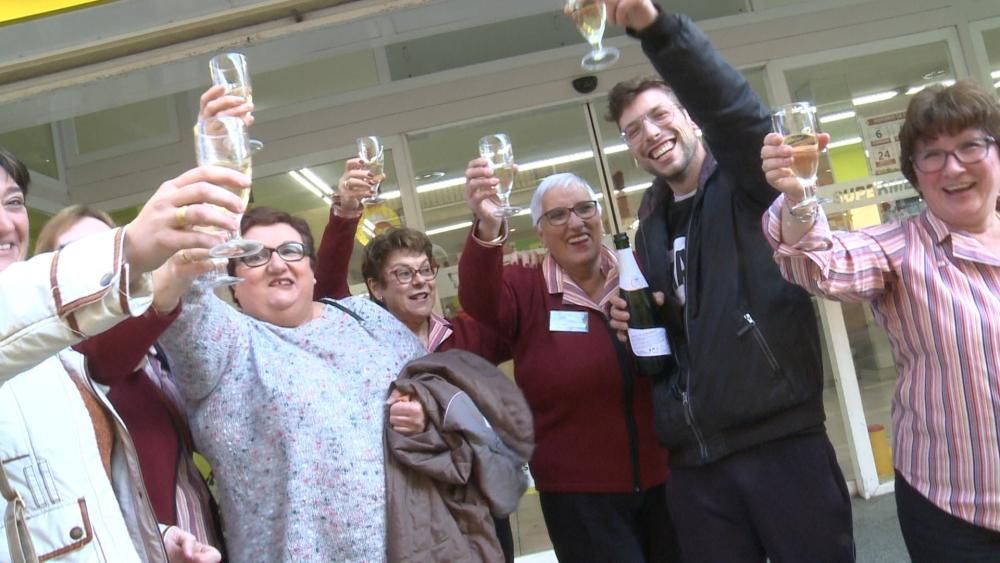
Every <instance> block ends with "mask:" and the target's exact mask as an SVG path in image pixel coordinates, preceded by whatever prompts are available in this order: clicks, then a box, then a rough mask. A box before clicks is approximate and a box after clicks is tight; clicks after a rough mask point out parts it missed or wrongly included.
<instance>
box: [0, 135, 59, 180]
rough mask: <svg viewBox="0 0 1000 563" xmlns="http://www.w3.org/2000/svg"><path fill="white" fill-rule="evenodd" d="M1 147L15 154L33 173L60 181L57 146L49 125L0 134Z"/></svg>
mask: <svg viewBox="0 0 1000 563" xmlns="http://www.w3.org/2000/svg"><path fill="white" fill-rule="evenodd" d="M0 147H4V148H5V149H7V150H9V151H10V152H12V153H14V155H15V156H17V158H18V159H20V160H21V162H23V163H24V164H25V166H27V167H28V168H29V169H30V170H31V171H33V172H40V173H42V174H45V175H46V176H48V177H49V178H55V179H59V165H58V163H57V162H56V146H55V143H54V142H53V140H52V126H51V125H49V124H48V123H46V124H45V125H36V126H34V127H28V128H26V129H18V130H16V131H8V132H6V133H0Z"/></svg>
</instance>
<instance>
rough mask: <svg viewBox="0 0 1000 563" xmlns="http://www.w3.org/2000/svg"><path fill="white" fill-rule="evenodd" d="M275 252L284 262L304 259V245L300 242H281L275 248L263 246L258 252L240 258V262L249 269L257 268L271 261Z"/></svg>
mask: <svg viewBox="0 0 1000 563" xmlns="http://www.w3.org/2000/svg"><path fill="white" fill-rule="evenodd" d="M275 252H277V253H278V256H279V257H280V258H281V259H282V260H284V261H285V262H298V261H299V260H302V259H303V258H305V257H306V245H305V244H303V243H301V242H296V241H289V242H283V243H281V244H279V245H278V246H277V248H271V247H269V246H265V247H264V248H261V249H260V252H258V253H256V254H251V255H250V256H244V257H243V258H240V262H243V264H244V265H245V266H247V267H249V268H259V267H260V266H263V265H264V264H267V263H268V262H270V261H271V254H273V253H275Z"/></svg>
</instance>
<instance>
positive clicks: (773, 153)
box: [760, 133, 830, 203]
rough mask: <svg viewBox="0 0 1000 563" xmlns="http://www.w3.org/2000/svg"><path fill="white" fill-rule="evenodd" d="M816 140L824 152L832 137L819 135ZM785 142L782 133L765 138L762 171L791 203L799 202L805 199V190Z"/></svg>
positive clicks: (762, 152) (790, 148)
mask: <svg viewBox="0 0 1000 563" xmlns="http://www.w3.org/2000/svg"><path fill="white" fill-rule="evenodd" d="M816 140H817V142H818V144H819V150H823V149H824V148H826V145H827V143H829V142H830V135H829V134H828V133H819V134H818V135H816ZM783 142H784V137H782V136H781V134H780V133H768V134H767V136H766V137H764V146H763V147H761V149H760V159H761V170H763V171H764V176H765V177H766V178H767V183H768V184H771V186H773V187H774V189H776V190H778V191H779V192H781V193H783V194H785V197H786V198H787V199H788V200H789V201H790V202H793V203H794V202H799V201H802V200H803V199H804V198H805V190H804V189H803V188H802V184H801V182H799V180H798V178H796V176H795V174H794V173H793V172H792V147H790V146H788V145H785V144H783Z"/></svg>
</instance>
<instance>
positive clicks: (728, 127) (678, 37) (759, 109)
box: [607, 0, 777, 210]
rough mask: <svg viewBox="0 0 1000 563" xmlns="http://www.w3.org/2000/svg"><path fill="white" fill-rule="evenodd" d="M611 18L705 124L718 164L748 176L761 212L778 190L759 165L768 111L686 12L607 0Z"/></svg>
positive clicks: (645, 0) (647, 2) (634, 0)
mask: <svg viewBox="0 0 1000 563" xmlns="http://www.w3.org/2000/svg"><path fill="white" fill-rule="evenodd" d="M607 6H608V19H609V21H611V22H612V23H615V24H618V25H623V26H626V27H628V30H629V34H630V35H632V36H633V37H637V38H638V39H639V40H640V41H641V42H642V50H643V52H644V53H645V54H646V56H647V57H648V58H649V60H650V62H651V63H652V64H653V67H654V68H655V69H656V71H657V73H659V75H660V76H661V77H663V79H664V80H665V81H666V82H667V84H668V85H669V86H670V87H671V88H672V89H673V90H674V93H675V94H676V95H677V98H678V99H679V100H680V102H681V105H683V106H684V108H685V109H686V110H687V111H688V113H689V114H690V115H691V117H692V118H693V119H694V121H695V123H697V124H698V126H699V127H700V128H701V130H702V132H703V134H704V139H705V141H706V144H707V145H708V146H709V148H710V149H711V151H712V154H713V155H714V156H715V159H716V160H717V161H718V163H719V166H722V167H724V168H727V169H728V170H730V171H732V172H733V173H735V174H738V175H740V176H741V177H743V178H746V180H747V181H744V182H740V187H741V188H742V189H743V190H745V193H746V195H747V196H748V197H749V198H751V199H752V200H754V201H755V202H757V203H758V205H760V208H761V209H762V210H763V208H764V207H766V206H767V205H768V204H770V203H771V201H772V200H773V199H774V197H775V196H776V195H777V193H776V192H775V191H774V190H772V189H771V187H770V186H769V185H768V184H767V182H766V181H765V179H764V175H763V173H762V172H761V169H760V145H761V141H762V140H763V139H764V136H765V135H766V134H767V133H768V132H769V131H770V130H771V118H770V111H769V109H768V108H767V107H766V106H765V105H764V104H763V103H762V102H761V100H760V98H758V97H757V95H756V94H755V93H754V92H753V89H751V88H750V84H749V83H748V82H747V80H746V79H745V78H744V77H743V75H742V74H740V72H739V71H738V70H736V69H735V68H733V66H732V65H730V64H729V63H728V62H726V61H725V59H723V58H722V57H721V56H720V55H719V53H718V52H717V51H716V50H715V48H714V47H713V46H712V44H711V42H710V41H709V39H708V37H707V36H706V35H705V34H704V33H703V32H702V31H701V30H700V29H699V28H698V27H697V26H696V25H695V24H694V22H692V21H691V19H690V18H688V17H687V16H685V15H682V14H664V13H661V12H660V10H659V9H658V7H657V6H656V5H655V4H654V3H653V2H652V1H651V0H607Z"/></svg>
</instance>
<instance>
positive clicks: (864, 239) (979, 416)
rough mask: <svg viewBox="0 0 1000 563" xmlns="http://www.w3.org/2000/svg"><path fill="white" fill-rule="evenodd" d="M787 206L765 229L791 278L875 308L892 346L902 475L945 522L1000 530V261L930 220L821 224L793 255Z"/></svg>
mask: <svg viewBox="0 0 1000 563" xmlns="http://www.w3.org/2000/svg"><path fill="white" fill-rule="evenodd" d="M782 205H784V198H783V197H779V198H778V199H777V200H776V201H775V202H774V203H773V204H772V205H771V208H770V209H769V210H768V212H767V213H766V214H765V215H764V218H763V225H764V231H765V234H766V235H767V237H768V239H769V241H770V243H771V245H772V246H773V247H774V249H775V254H774V256H775V260H776V261H777V262H778V266H779V267H780V268H781V272H782V274H783V275H784V276H785V278H787V279H788V280H789V281H792V282H794V283H796V284H799V285H801V286H803V287H805V288H806V289H808V290H809V291H811V292H813V293H816V294H818V295H822V296H824V297H828V298H831V299H836V300H840V301H870V302H871V307H872V311H873V313H874V315H875V319H876V321H877V322H878V323H879V324H880V325H881V326H882V327H883V328H884V329H885V330H886V332H887V333H888V335H889V341H890V343H891V345H892V350H893V353H894V355H895V358H896V365H897V369H898V372H899V373H898V377H897V379H896V391H895V396H894V397H893V401H892V423H893V428H894V434H895V436H894V447H895V451H894V463H895V466H896V469H897V470H899V472H900V473H901V474H902V475H903V477H904V478H905V479H906V480H907V482H909V483H910V484H911V485H912V486H913V487H914V488H916V489H917V490H918V491H920V493H921V494H923V495H924V496H925V497H927V498H928V499H929V500H930V501H931V502H933V503H934V504H935V505H936V506H938V507H939V508H941V509H942V510H944V511H945V512H948V513H949V514H952V515H954V516H956V517H958V518H961V519H962V520H965V521H967V522H971V523H973V524H975V525H977V526H981V527H984V528H988V529H991V530H1000V254H998V253H997V252H996V251H995V250H994V252H990V250H989V249H988V248H987V247H985V246H984V245H983V244H982V243H981V242H979V240H977V239H976V238H974V237H973V236H971V235H970V234H968V233H965V232H961V231H950V230H949V228H948V226H947V225H945V223H944V222H942V221H941V220H940V219H938V218H937V217H935V216H934V215H933V214H932V213H930V212H929V211H926V210H925V211H924V212H923V213H921V214H920V215H918V216H915V217H911V218H909V219H906V220H904V221H902V222H896V221H892V222H889V223H886V224H884V225H878V226H875V227H870V228H866V229H862V230H860V231H855V232H845V231H836V232H831V231H830V227H829V224H828V223H827V221H826V217H825V216H824V215H823V214H822V213H821V214H820V217H819V219H818V220H817V221H816V223H815V225H814V226H813V228H812V229H811V230H810V231H809V232H808V233H807V234H806V235H805V236H804V237H803V238H802V240H800V241H799V242H798V243H797V244H795V245H792V246H789V245H785V244H781V243H780V241H781V215H780V214H781V207H782Z"/></svg>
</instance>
